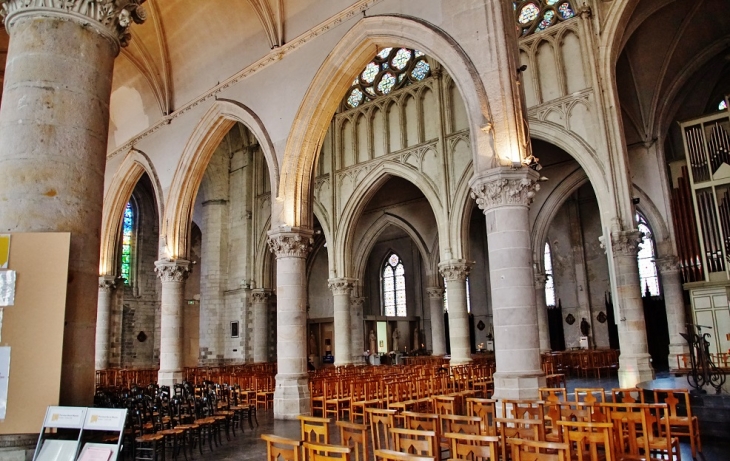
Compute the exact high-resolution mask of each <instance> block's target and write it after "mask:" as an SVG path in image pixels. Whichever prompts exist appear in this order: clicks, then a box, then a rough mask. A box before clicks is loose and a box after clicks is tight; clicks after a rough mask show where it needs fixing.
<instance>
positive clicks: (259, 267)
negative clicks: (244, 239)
mask: <svg viewBox="0 0 730 461" xmlns="http://www.w3.org/2000/svg"><path fill="white" fill-rule="evenodd" d="M270 227H271V217H269V219H268V220H267V222H266V223H264V225H263V226H262V229H264V230H263V232H261V235H259V236H258V237H257V239H256V254H259V255H262V257H261V258H257V259H258V264H256V265H255V267H254V268H253V276H254V283H255V284H256V288H273V287H274V281H273V280H272V277H271V275H272V264H273V261H274V256H273V254H272V253H271V251H269V239H268V234H267V232H266V231H267V229H269V228H270Z"/></svg>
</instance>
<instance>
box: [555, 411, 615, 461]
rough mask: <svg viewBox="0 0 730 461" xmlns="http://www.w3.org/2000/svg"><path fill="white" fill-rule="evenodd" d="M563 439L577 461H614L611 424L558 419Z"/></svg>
mask: <svg viewBox="0 0 730 461" xmlns="http://www.w3.org/2000/svg"><path fill="white" fill-rule="evenodd" d="M558 425H559V426H561V428H562V430H561V433H562V435H563V440H564V441H565V442H567V443H568V445H569V446H570V450H571V456H572V459H577V460H578V461H583V460H588V461H615V460H616V454H615V451H616V449H615V448H614V446H613V442H614V438H613V424H611V423H584V422H577V421H558Z"/></svg>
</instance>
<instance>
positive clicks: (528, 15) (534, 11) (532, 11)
mask: <svg viewBox="0 0 730 461" xmlns="http://www.w3.org/2000/svg"><path fill="white" fill-rule="evenodd" d="M539 13H540V10H539V9H538V8H537V6H535V4H534V3H528V4H527V5H525V6H523V7H522V10H520V17H519V18H517V21H518V22H519V23H520V24H527V23H529V22H532V21H534V20H535V18H537V15H538V14H539Z"/></svg>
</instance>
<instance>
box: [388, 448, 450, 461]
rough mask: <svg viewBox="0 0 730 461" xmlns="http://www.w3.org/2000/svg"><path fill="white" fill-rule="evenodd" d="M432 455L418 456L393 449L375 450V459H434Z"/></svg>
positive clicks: (410, 460)
mask: <svg viewBox="0 0 730 461" xmlns="http://www.w3.org/2000/svg"><path fill="white" fill-rule="evenodd" d="M435 459H436V458H435V457H433V456H419V455H412V454H409V453H401V452H399V451H394V450H375V461H435Z"/></svg>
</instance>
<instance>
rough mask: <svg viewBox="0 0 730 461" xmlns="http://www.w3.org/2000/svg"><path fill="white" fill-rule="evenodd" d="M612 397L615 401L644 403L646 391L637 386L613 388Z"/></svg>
mask: <svg viewBox="0 0 730 461" xmlns="http://www.w3.org/2000/svg"><path fill="white" fill-rule="evenodd" d="M655 395H656V393H655ZM611 398H612V400H613V403H637V401H638V403H644V391H642V390H641V389H639V388H637V387H630V388H617V389H611ZM654 398H655V399H656V397H654Z"/></svg>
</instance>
